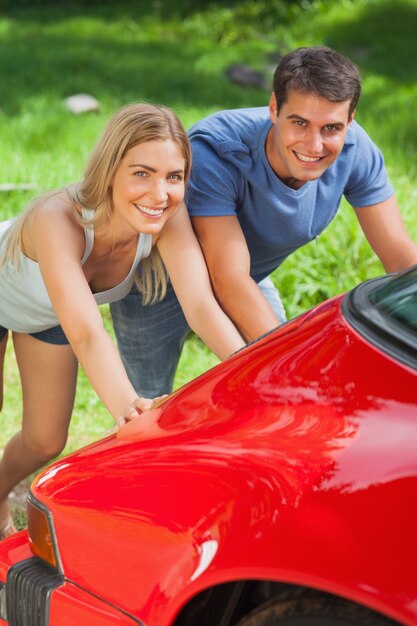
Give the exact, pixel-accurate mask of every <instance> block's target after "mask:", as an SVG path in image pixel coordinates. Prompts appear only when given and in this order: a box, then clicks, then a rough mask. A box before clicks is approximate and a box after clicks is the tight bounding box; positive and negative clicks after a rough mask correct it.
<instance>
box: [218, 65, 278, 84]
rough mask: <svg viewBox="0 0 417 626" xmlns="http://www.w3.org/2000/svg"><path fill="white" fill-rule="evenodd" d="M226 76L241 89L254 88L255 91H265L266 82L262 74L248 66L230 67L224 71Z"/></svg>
mask: <svg viewBox="0 0 417 626" xmlns="http://www.w3.org/2000/svg"><path fill="white" fill-rule="evenodd" d="M226 74H227V76H228V77H229V78H230V80H231V81H232V83H236V84H237V85H241V86H242V87H255V88H257V89H267V88H268V84H267V80H266V78H265V76H264V74H263V73H262V72H258V71H257V70H254V69H252V68H251V67H249V66H248V65H230V66H229V67H228V68H227V69H226Z"/></svg>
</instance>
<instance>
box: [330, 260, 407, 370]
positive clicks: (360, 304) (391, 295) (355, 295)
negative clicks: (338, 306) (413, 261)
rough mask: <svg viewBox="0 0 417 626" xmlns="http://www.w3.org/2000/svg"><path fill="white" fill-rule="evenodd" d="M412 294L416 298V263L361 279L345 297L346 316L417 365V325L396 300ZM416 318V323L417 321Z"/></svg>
mask: <svg viewBox="0 0 417 626" xmlns="http://www.w3.org/2000/svg"><path fill="white" fill-rule="evenodd" d="M410 294H411V295H412V296H413V298H414V296H416V298H417V266H416V267H414V268H412V269H411V270H409V271H407V272H405V273H404V274H400V275H388V276H383V277H382V278H377V279H374V280H370V281H367V282H365V283H362V284H361V285H359V286H358V287H356V288H355V289H353V290H352V291H350V292H349V293H348V294H346V296H345V297H344V299H343V302H342V312H343V314H344V316H345V318H346V319H347V320H348V321H349V323H350V324H351V325H352V326H353V328H354V329H355V330H357V331H358V332H359V333H360V334H361V335H363V336H364V337H365V338H366V339H367V340H368V341H369V342H370V343H372V344H374V345H375V346H377V347H378V348H380V349H381V350H382V351H384V352H386V353H387V354H389V355H390V356H392V357H393V358H395V359H396V360H398V361H400V362H401V363H404V364H405V365H408V366H409V367H412V368H413V369H417V329H416V328H413V325H411V324H410V325H408V324H407V319H406V318H405V317H404V316H403V315H399V314H398V309H396V308H395V306H394V303H395V300H397V302H398V303H400V302H401V300H402V299H403V298H404V297H410ZM416 319H417V310H416ZM416 319H414V318H413V324H414V323H415V322H416Z"/></svg>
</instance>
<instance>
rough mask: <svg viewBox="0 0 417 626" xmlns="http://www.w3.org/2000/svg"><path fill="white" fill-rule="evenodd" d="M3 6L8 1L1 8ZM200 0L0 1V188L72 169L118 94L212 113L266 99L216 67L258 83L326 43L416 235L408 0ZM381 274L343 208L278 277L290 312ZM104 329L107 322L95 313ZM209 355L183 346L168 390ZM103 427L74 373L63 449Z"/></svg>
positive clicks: (5, 431) (16, 198)
mask: <svg viewBox="0 0 417 626" xmlns="http://www.w3.org/2000/svg"><path fill="white" fill-rule="evenodd" d="M12 4H13V6H9V5H12ZM284 5H285V3H283V2H280V1H279V0H275V1H274V2H272V0H258V1H257V2H256V3H255V2H253V1H252V0H247V1H245V2H243V1H240V2H239V1H235V2H232V1H230V2H228V3H225V2H215V1H213V2H209V1H206V2H203V0H200V1H194V2H192V1H191V0H190V1H188V2H187V1H186V0H182V1H181V0H178V2H176V3H173V2H170V1H169V0H154V1H153V2H151V1H148V2H144V1H143V0H138V1H136V2H134V1H133V0H132V1H130V2H128V1H127V0H125V1H123V0H121V1H120V2H117V3H116V2H107V3H106V2H101V3H99V2H96V1H94V0H90V1H89V2H88V0H84V2H81V1H79V2H72V3H68V2H50V3H48V2H41V1H40V0H38V1H37V2H22V1H20V2H16V3H12V2H6V1H4V0H3V2H2V1H1V0H0V74H1V76H2V81H1V100H0V137H1V141H0V162H1V176H0V183H9V182H20V183H23V182H31V183H34V184H35V185H36V189H37V191H39V192H41V191H43V190H45V189H48V188H50V187H57V186H61V185H63V184H65V183H68V182H70V181H74V180H77V179H79V178H80V177H81V176H82V169H83V164H84V162H85V160H86V158H87V156H88V154H89V152H90V150H91V148H92V146H93V144H94V142H95V140H96V138H97V136H98V134H99V133H100V131H101V129H102V128H103V126H104V124H105V122H106V121H107V119H108V117H109V116H110V115H111V113H112V112H113V111H114V110H115V109H116V108H117V107H119V106H121V105H123V104H125V103H126V102H130V101H137V100H146V101H151V102H162V103H164V104H166V105H168V106H171V107H172V108H174V109H175V110H176V111H177V113H178V114H179V116H180V117H181V119H182V121H183V122H184V124H185V125H186V126H189V125H191V124H192V123H193V122H194V121H196V120H197V119H199V118H200V117H202V116H204V115H206V114H208V113H210V112H212V111H215V110H217V109H223V108H235V107H244V106H259V105H264V104H266V103H267V101H268V99H269V90H262V89H248V88H243V87H239V86H236V85H233V84H232V83H230V82H229V80H228V79H227V77H226V74H225V70H226V68H227V67H228V65H230V64H232V63H245V64H249V65H251V66H252V67H253V68H255V69H258V70H262V71H264V72H265V75H266V76H267V77H268V78H270V77H271V76H272V69H273V68H272V62H271V61H270V60H269V59H270V55H272V54H275V53H279V54H282V53H283V52H286V51H288V50H290V49H292V48H294V47H297V46H300V45H315V44H319V43H324V44H326V45H330V46H332V47H334V48H336V49H338V50H339V51H341V52H343V53H345V54H347V55H348V56H350V57H351V58H352V59H353V60H354V61H356V62H357V63H358V64H359V65H360V67H361V70H362V74H363V83H364V90H363V91H364V93H363V97H362V100H361V103H360V106H359V110H358V112H357V120H358V121H359V122H360V123H361V124H363V125H364V126H365V128H366V129H367V130H368V132H369V133H370V134H371V136H372V137H373V139H374V141H375V142H376V143H377V144H378V145H379V146H380V147H381V148H382V150H383V152H384V154H385V157H386V162H387V166H388V170H389V173H390V176H391V178H392V181H393V183H394V185H395V187H396V190H397V195H398V198H399V201H400V204H401V206H402V210H403V216H404V220H405V222H406V224H407V226H408V228H409V230H410V232H411V234H412V236H413V237H414V238H417V213H416V211H415V204H416V200H417V192H416V189H415V185H414V181H415V177H416V170H417V156H416V144H417V125H416V123H415V113H414V111H415V110H416V107H417V80H416V79H417V41H416V38H415V32H416V31H417V28H416V27H417V0H408V1H405V0H403V1H401V0H398V1H397V2H396V3H392V2H391V0H386V1H385V0H356V1H353V0H343V2H339V3H334V2H332V1H330V0H320V1H319V0H316V1H314V0H313V1H311V2H308V1H305V2H304V3H303V4H302V6H303V9H300V8H299V7H298V6H297V5H296V4H294V3H290V8H289V9H288V8H285V6H284ZM80 92H86V93H90V94H92V95H93V96H95V97H96V98H97V99H98V100H99V101H100V111H99V112H98V113H92V114H85V115H82V116H74V115H72V114H70V113H69V112H67V111H66V110H65V108H64V107H63V104H62V101H63V99H64V98H65V97H67V96H69V95H72V94H74V93H80ZM29 197H30V195H29V193H27V192H10V193H5V192H2V193H1V194H0V219H5V218H7V217H8V216H11V215H14V214H15V213H16V212H18V211H19V210H20V209H21V208H22V206H23V205H24V204H25V202H27V200H28V199H29ZM380 273H382V268H381V266H380V264H379V262H378V261H377V260H376V259H375V257H374V256H373V255H372V254H371V252H370V250H369V248H368V246H367V244H366V242H365V241H364V238H363V236H362V235H361V233H360V232H359V229H358V226H357V223H356V221H355V218H354V215H353V212H352V210H351V209H350V207H349V206H348V205H347V204H343V206H342V208H341V210H340V212H339V215H338V216H337V218H336V219H335V220H334V222H333V223H332V224H331V226H330V227H329V228H328V229H327V231H326V232H325V233H323V235H322V236H320V238H319V241H318V243H312V244H309V245H308V246H305V247H304V248H302V249H301V250H299V251H298V252H297V253H296V254H294V255H292V257H290V258H289V259H288V260H287V261H286V262H285V263H284V265H283V266H282V268H280V269H279V271H278V272H276V275H275V277H274V279H275V280H276V282H277V284H278V285H279V287H280V290H281V294H282V297H283V299H284V301H285V304H286V307H287V312H288V314H289V315H290V316H293V315H296V314H298V313H300V312H302V311H303V310H306V309H307V308H310V307H311V306H312V305H314V304H316V303H317V302H320V301H322V300H323V299H325V298H327V297H329V296H332V295H335V294H336V293H340V292H342V291H345V290H347V289H349V288H351V287H352V286H354V285H355V284H356V283H358V282H359V281H361V280H363V279H364V278H367V277H371V276H375V275H378V274H380ZM103 315H104V317H105V319H106V324H107V325H108V328H109V331H110V332H111V322H110V320H109V315H108V311H107V309H106V308H105V307H104V308H103ZM215 362H216V359H215V358H214V357H213V355H212V354H210V353H209V351H208V350H207V349H205V348H204V347H203V346H202V345H201V342H199V341H198V340H197V339H196V338H192V339H191V340H190V341H188V343H187V346H186V350H185V352H184V354H183V357H182V359H181V364H180V368H179V371H178V375H177V380H176V385H177V386H178V385H180V384H183V383H184V382H186V381H187V380H189V379H191V378H193V377H194V376H196V375H197V374H199V373H200V372H202V371H204V370H205V369H207V368H208V367H210V366H211V365H212V364H214V363H215ZM0 420H1V421H0V424H1V433H0V448H1V447H2V446H3V445H4V444H5V442H6V441H7V439H8V437H9V436H10V435H11V434H12V433H13V432H15V430H16V429H17V428H18V424H19V420H20V391H19V383H18V376H17V372H16V367H15V364H14V359H13V355H12V354H11V352H10V351H9V353H8V355H7V365H6V398H5V408H4V410H3V413H2V415H1V417H0ZM111 426H112V420H111V419H110V418H109V416H108V415H107V413H106V411H105V410H104V408H103V407H102V405H101V403H100V402H99V401H98V400H97V398H96V396H95V394H94V393H93V392H92V390H91V388H90V386H89V384H88V382H87V381H86V380H85V377H84V375H83V374H81V375H80V377H79V385H78V391H77V403H76V407H75V411H74V418H73V422H72V426H71V434H70V440H69V443H68V450H69V449H73V448H75V447H79V446H80V445H83V444H84V443H87V442H89V441H91V440H93V439H96V438H98V437H99V436H100V435H101V434H102V433H104V432H105V431H106V429H108V428H110V427H111Z"/></svg>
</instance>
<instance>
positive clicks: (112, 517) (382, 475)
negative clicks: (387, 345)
mask: <svg viewBox="0 0 417 626" xmlns="http://www.w3.org/2000/svg"><path fill="white" fill-rule="evenodd" d="M341 301H342V298H335V299H333V300H331V301H328V302H327V303H325V304H323V305H320V306H319V307H316V308H315V309H313V310H312V311H311V312H309V313H307V314H305V315H303V316H301V317H299V318H297V319H295V320H293V321H291V322H289V323H287V324H286V325H284V326H283V327H281V328H279V329H277V330H276V331H274V332H273V333H271V334H269V335H267V336H265V337H264V338H262V339H261V340H259V341H257V342H256V343H254V344H253V345H251V346H249V347H248V348H246V349H245V350H243V351H241V352H240V353H238V354H236V355H235V356H233V357H232V358H230V359H229V360H228V361H226V362H224V363H222V364H220V365H219V366H217V367H215V368H213V369H212V370H211V371H209V372H207V373H206V374H204V375H203V376H201V377H199V378H198V379H196V380H195V381H193V382H191V383H189V384H188V385H186V386H185V387H183V388H182V389H180V390H179V391H177V392H176V393H174V394H172V395H171V396H170V397H169V398H168V399H167V401H165V402H164V403H163V405H162V406H161V407H160V408H159V409H158V410H157V412H156V414H154V415H153V417H154V418H155V426H154V430H153V435H152V437H151V438H148V437H149V435H145V434H144V432H143V426H142V423H141V419H140V418H139V419H138V420H137V422H135V423H131V424H129V425H128V426H126V427H125V428H124V429H122V430H121V431H120V433H119V434H118V436H117V437H116V436H115V435H112V436H110V437H108V438H106V439H104V440H102V441H100V442H98V443H96V444H94V445H92V446H89V447H87V448H85V449H82V450H80V451H79V452H77V453H75V454H73V455H71V456H69V457H67V458H63V459H62V460H60V461H58V462H56V463H55V464H53V465H51V466H50V467H49V468H47V469H46V470H45V471H44V472H43V474H41V475H40V476H39V477H38V478H37V479H36V480H35V482H34V484H33V485H32V493H33V496H34V497H35V499H36V500H37V501H40V503H42V504H43V505H44V506H46V507H47V508H48V510H49V511H50V512H51V516H52V519H53V526H54V532H55V533H56V541H57V546H58V551H59V560H60V575H61V577H62V581H61V584H60V585H59V586H58V587H57V588H56V589H54V591H53V592H52V593H51V597H50V605H49V608H48V611H49V616H48V618H47V621H45V622H39V624H51V625H53V626H55V625H58V624H59V626H67V625H68V626H69V624H71V625H73V624H78V626H83V625H84V624H85V625H86V626H87V624H88V626H94V625H96V626H107V625H110V624H133V623H139V624H145V625H147V626H168V625H173V624H175V625H179V626H185V625H192V624H198V625H199V626H202V625H204V624H210V625H211V626H217V625H219V624H222V625H223V624H230V625H231V624H236V623H238V622H239V620H242V621H241V622H239V623H242V624H246V623H247V624H252V622H250V621H249V618H248V617H247V614H246V613H245V612H244V611H245V610H247V611H249V609H250V611H252V610H256V609H257V607H259V605H261V604H262V602H264V601H265V597H266V600H267V601H268V602H271V598H272V600H273V598H274V597H275V596H274V594H276V595H277V596H279V594H280V593H281V592H282V590H285V593H286V594H287V596H286V597H288V595H290V596H291V593H292V591H293V590H297V593H299V594H301V595H302V593H310V592H311V590H315V593H319V594H320V593H322V592H325V593H326V594H329V596H331V597H337V598H342V599H343V600H346V601H348V602H349V603H352V604H353V605H357V606H360V607H368V608H370V609H372V610H373V611H375V612H377V613H379V614H382V615H384V616H388V617H390V618H393V619H395V620H397V621H398V622H400V623H403V624H408V625H410V626H411V625H417V568H416V557H417V497H416V496H417V385H416V382H417V376H416V371H415V369H414V368H412V367H410V366H408V365H405V364H402V363H399V362H398V361H397V360H396V359H394V358H393V357H392V356H389V355H388V354H385V353H383V352H382V351H381V350H380V349H378V348H376V347H374V346H373V345H371V344H370V343H369V342H368V341H367V340H366V339H364V338H363V337H362V336H361V335H360V334H359V333H358V332H357V331H356V330H354V329H353V328H352V327H351V325H350V324H349V323H348V322H347V321H346V319H345V317H344V316H343V315H342V313H341ZM31 556H32V554H31V551H30V548H29V546H28V539H27V533H26V531H24V532H22V533H20V534H19V535H16V536H14V537H12V538H11V539H9V540H7V541H5V542H2V544H1V546H0V580H3V581H6V577H7V573H8V570H9V568H10V567H12V566H13V564H15V563H17V562H18V561H20V560H22V559H24V558H29V557H31ZM238 581H250V582H245V584H247V585H249V586H250V589H251V594H252V597H253V599H252V600H251V602H250V603H248V602H246V600H245V601H243V602H242V597H240V600H239V602H238V603H236V606H235V607H234V608H233V606H232V608H231V610H230V611H229V613H230V619H229V621H226V617H225V613H226V610H227V607H228V606H229V607H230V596H231V594H232V592H233V590H235V589H236V583H237V582H238ZM225 583H233V584H230V585H227V584H225ZM261 583H262V585H263V587H262V589H263V590H264V591H265V588H266V587H265V585H266V584H268V585H270V587H269V588H272V589H273V591H272V592H271V591H270V592H268V593H269V594H270V595H269V596H268V593H267V594H266V596H265V593H264V595H263V596H262V598H260V599H259V600H256V594H254V592H253V589H254V586H256V585H257V584H258V586H259V585H261ZM271 585H272V587H271ZM248 589H249V587H248V586H247V587H246V592H247V593H249V592H248ZM208 590H213V591H212V592H209V591H208ZM220 590H221V593H220ZM210 593H212V594H213V595H212V596H211V595H210ZM216 594H217V595H216ZM260 595H262V594H260ZM211 597H212V598H213V602H212V603H211V600H210V598H211ZM326 597H328V596H326ZM214 599H216V602H215V606H214ZM199 600H201V603H200V605H199ZM245 602H246V604H245ZM204 603H205V604H204ZM210 603H211V604H210ZM246 605H249V608H247V609H245V608H242V607H245V606H246ZM239 606H240V607H241V608H240V609H239V608H238V607H239ZM202 607H203V608H202ZM239 610H240V613H239ZM210 611H211V612H212V613H211V617H208V615H209V614H210ZM222 611H223V613H222ZM221 619H224V620H225V621H223V622H222V621H221ZM375 619H376V621H375V622H372V621H371V622H369V623H375V624H379V623H382V622H379V621H378V619H379V618H378V616H375ZM245 620H248V621H245ZM1 623H2V621H1V620H0V624H1ZM10 623H13V622H10ZM18 623H19V624H20V622H16V624H18ZM22 623H23V622H22ZM259 623H261V622H259ZM268 623H271V624H272V623H273V624H275V623H276V624H280V623H281V622H280V621H279V620H278V621H276V622H275V621H274V622H268ZM283 623H284V624H286V623H287V622H285V621H283ZM288 623H290V622H288ZM296 623H297V624H298V622H296ZM302 623H303V624H304V622H302ZM305 623H306V624H308V623H309V622H308V621H306V622H305ZM314 623H316V622H314ZM333 623H335V624H336V623H340V624H345V623H346V624H347V623H349V624H350V623H356V622H344V621H343V620H342V621H340V622H336V621H335V622H331V624H333ZM357 623H361V622H360V620H359V621H358V622H357ZM384 623H385V622H384ZM37 624H38V622H36V625H37ZM253 624H255V622H253Z"/></svg>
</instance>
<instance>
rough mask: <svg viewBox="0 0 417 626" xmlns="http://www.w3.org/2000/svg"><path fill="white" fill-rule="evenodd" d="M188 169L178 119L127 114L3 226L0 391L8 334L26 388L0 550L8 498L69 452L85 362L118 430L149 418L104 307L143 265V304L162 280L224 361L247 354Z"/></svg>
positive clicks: (7, 472) (0, 482) (156, 110)
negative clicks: (222, 299)
mask: <svg viewBox="0 0 417 626" xmlns="http://www.w3.org/2000/svg"><path fill="white" fill-rule="evenodd" d="M190 160H191V156H190V148H189V144H188V140H187V136H186V133H185V131H184V128H183V127H182V125H181V123H180V122H179V120H178V119H177V118H176V116H175V114H174V113H173V112H172V111H170V110H169V109H167V108H165V107H161V106H153V105H149V104H132V105H128V106H126V107H124V108H123V109H121V110H120V111H119V112H118V113H116V114H115V115H114V117H113V118H112V119H111V120H110V122H109V124H108V126H107V127H106V129H105V130H104V133H103V135H102V137H101V139H100V141H99V143H98V145H97V146H96V148H95V150H94V152H93V154H92V156H91V158H90V162H89V164H88V166H87V169H86V173H85V177H84V179H83V181H82V182H81V183H79V184H76V185H73V186H70V187H68V188H64V189H61V190H58V191H54V192H51V193H49V194H46V195H45V196H43V197H42V198H40V199H38V200H36V201H35V202H34V203H33V204H32V205H31V206H30V207H29V208H28V209H27V210H26V211H25V212H24V213H23V214H22V215H21V216H20V217H18V218H17V219H16V220H14V221H11V222H4V223H1V224H0V294H1V297H0V383H2V377H3V363H4V354H5V349H6V342H7V337H8V334H9V331H11V335H12V337H13V343H14V349H15V353H16V358H17V363H18V367H19V372H20V376H21V380H22V388H23V422H22V429H21V431H20V432H19V433H17V434H16V435H15V436H14V437H13V438H12V439H11V440H10V441H9V443H8V444H7V446H6V448H5V450H4V455H3V458H2V460H1V463H0V539H2V538H4V537H6V536H8V535H10V534H11V533H12V532H14V530H15V529H14V527H13V523H12V521H11V519H10V516H9V511H8V505H7V497H8V494H9V492H10V491H11V489H12V488H13V487H14V486H15V485H16V484H17V483H18V482H19V481H20V480H22V479H23V478H25V477H26V476H28V475H29V474H30V473H32V472H34V471H35V470H37V469H38V468H39V467H41V466H42V465H43V464H45V462H47V461H48V460H50V459H51V458H53V457H54V456H56V455H57V454H59V452H61V450H62V449H63V447H64V445H65V443H66V438H67V431H68V425H69V421H70V417H71V412H72V408H73V402H74V394H75V385H76V376H77V361H79V363H80V364H81V366H82V367H83V369H84V371H85V372H86V374H87V376H88V378H89V380H90V382H91V384H92V386H93V387H94V389H95V391H96V392H97V394H98V396H99V397H100V398H101V400H102V401H103V403H104V404H105V406H106V407H107V409H108V410H109V412H110V413H111V415H112V416H113V417H114V419H115V420H116V421H117V422H118V423H119V424H122V423H124V422H126V421H129V420H130V419H133V418H134V417H136V416H138V415H139V414H140V412H141V411H143V410H146V409H148V408H150V407H151V406H152V404H153V401H152V400H149V399H146V398H141V397H138V396H137V394H136V392H135V389H134V388H133V387H132V385H131V383H130V382H129V380H128V377H127V374H126V372H125V369H124V367H123V365H122V362H121V360H120V357H119V354H118V351H117V349H116V347H115V345H114V343H113V342H112V340H111V338H110V337H109V336H108V334H107V333H106V332H105V330H104V328H103V325H102V320H101V316H100V312H99V309H98V306H97V305H98V304H101V303H104V302H113V301H115V300H117V299H119V298H122V297H123V296H124V295H126V294H127V293H128V291H129V290H130V288H131V286H132V283H133V281H134V280H135V276H136V277H137V276H138V274H137V272H136V268H137V266H138V263H139V262H140V263H141V264H140V268H141V272H140V276H141V277H140V279H138V278H137V280H138V288H139V290H140V291H141V292H142V293H143V296H144V300H145V302H148V303H149V302H152V301H155V300H157V299H159V298H161V297H163V295H164V292H165V290H166V283H167V276H166V272H165V268H166V270H167V272H168V274H169V277H170V280H171V282H172V285H173V287H174V289H175V291H176V293H177V296H178V298H179V301H180V303H181V305H182V307H183V309H184V313H185V316H186V317H187V320H188V323H189V325H190V326H191V328H193V330H194V331H195V332H196V333H197V334H198V335H199V336H200V337H201V338H202V339H203V341H205V342H206V343H207V345H208V346H209V347H210V348H211V349H212V350H213V351H214V352H215V353H216V354H217V355H218V356H219V358H221V359H224V358H226V357H227V356H228V355H230V354H231V353H232V352H234V351H235V350H237V349H238V348H241V347H242V346H243V340H242V338H241V336H240V335H239V333H238V332H237V330H236V329H235V327H234V326H233V324H232V323H231V322H230V320H229V319H228V318H227V317H226V316H225V315H224V313H223V312H222V310H221V309H220V308H219V306H218V305H217V302H216V300H215V298H214V296H213V293H212V291H211V286H210V281H209V277H208V273H207V270H206V266H205V263H204V259H203V256H202V253H201V250H200V248H199V245H198V243H197V241H196V239H195V237H194V234H193V231H192V228H191V226H190V222H189V218H188V214H187V211H186V208H185V206H184V204H183V197H184V188H185V183H186V180H187V177H188V174H189V170H190ZM2 399H3V395H2V384H1V386H0V405H1V402H2Z"/></svg>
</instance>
